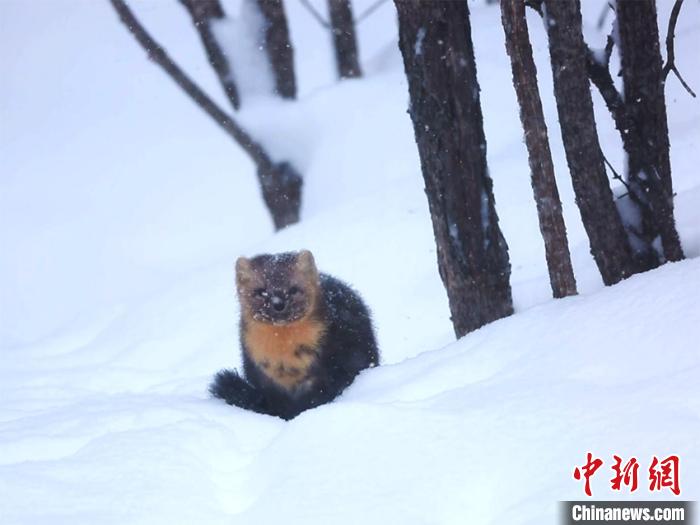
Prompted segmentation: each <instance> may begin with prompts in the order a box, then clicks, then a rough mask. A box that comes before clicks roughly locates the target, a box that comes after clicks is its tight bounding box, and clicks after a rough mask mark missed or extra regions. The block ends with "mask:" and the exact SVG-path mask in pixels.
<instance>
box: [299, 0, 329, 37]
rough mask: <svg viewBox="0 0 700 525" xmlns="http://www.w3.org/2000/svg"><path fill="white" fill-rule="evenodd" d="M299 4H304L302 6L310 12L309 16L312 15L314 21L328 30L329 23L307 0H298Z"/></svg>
mask: <svg viewBox="0 0 700 525" xmlns="http://www.w3.org/2000/svg"><path fill="white" fill-rule="evenodd" d="M300 2H301V5H302V6H304V8H305V9H306V10H307V11H308V12H309V13H311V16H313V17H314V18H315V19H316V21H317V22H318V23H319V24H321V25H322V26H323V27H325V28H326V29H328V30H330V29H331V25H330V24H329V23H328V21H327V20H326V19H325V18H323V17H322V16H321V13H319V12H318V11H317V10H316V8H315V7H314V6H313V4H311V2H309V0H300Z"/></svg>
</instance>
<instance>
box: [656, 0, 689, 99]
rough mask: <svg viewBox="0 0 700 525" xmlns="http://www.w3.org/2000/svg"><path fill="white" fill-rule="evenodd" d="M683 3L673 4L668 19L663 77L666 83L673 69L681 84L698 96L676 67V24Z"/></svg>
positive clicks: (681, 0) (677, 0)
mask: <svg viewBox="0 0 700 525" xmlns="http://www.w3.org/2000/svg"><path fill="white" fill-rule="evenodd" d="M682 5H683V0H676V2H675V3H674V4H673V9H671V16H670V18H669V19H668V31H667V32H666V64H665V65H664V67H663V69H662V70H661V78H662V81H663V82H664V83H666V78H667V77H668V74H669V73H670V72H671V71H673V73H674V74H675V75H676V77H678V80H680V82H681V85H682V86H683V87H684V88H685V90H686V91H687V92H688V93H690V94H691V95H692V96H693V97H696V95H695V92H694V91H693V90H692V89H691V87H690V86H689V85H688V84H687V83H686V81H685V80H684V79H683V77H682V76H681V74H680V72H679V71H678V68H677V67H676V50H675V46H674V40H675V36H676V34H675V33H676V24H677V23H678V15H679V14H680V12H681V6H682Z"/></svg>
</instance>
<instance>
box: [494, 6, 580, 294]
mask: <svg viewBox="0 0 700 525" xmlns="http://www.w3.org/2000/svg"><path fill="white" fill-rule="evenodd" d="M501 18H502V21H503V29H504V31H505V35H506V50H507V51H508V55H509V56H510V63H511V68H512V70H513V86H514V87H515V92H516V94H517V96H518V103H519V105H520V121H521V122H522V125H523V131H524V133H525V144H526V145H527V152H528V157H529V161H530V172H531V177H532V190H533V192H534V195H535V202H536V204H537V215H538V217H539V222H540V232H541V233H542V238H543V239H544V249H545V255H546V258H547V268H548V269H549V282H550V284H551V286H552V293H553V295H554V297H566V296H567V295H576V279H575V277H574V270H573V267H572V265H571V256H570V255H569V243H568V240H567V238H566V225H565V224H564V217H563V216H562V212H561V200H560V199H559V191H558V190H557V182H556V179H555V178H554V165H553V164H552V153H551V152H550V149H549V139H548V137H547V125H546V124H545V121H544V113H543V112H542V102H541V100H540V92H539V89H538V87H537V68H536V67H535V61H534V59H533V58H532V46H531V45H530V36H529V34H528V30H527V20H526V19H525V3H524V2H523V1H522V0H501Z"/></svg>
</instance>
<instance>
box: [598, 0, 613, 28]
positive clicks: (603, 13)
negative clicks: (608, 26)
mask: <svg viewBox="0 0 700 525" xmlns="http://www.w3.org/2000/svg"><path fill="white" fill-rule="evenodd" d="M610 11H615V7H614V6H613V5H612V4H611V3H610V2H608V3H607V4H606V5H604V6H603V10H602V11H601V13H600V16H599V17H598V23H597V24H596V27H597V29H598V31H600V30H601V29H603V24H605V20H606V19H607V18H608V13H609V12H610Z"/></svg>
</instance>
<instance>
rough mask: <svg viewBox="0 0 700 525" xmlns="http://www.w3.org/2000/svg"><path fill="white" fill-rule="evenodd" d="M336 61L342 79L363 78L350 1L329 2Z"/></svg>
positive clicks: (330, 0) (334, 0) (332, 0)
mask: <svg viewBox="0 0 700 525" xmlns="http://www.w3.org/2000/svg"><path fill="white" fill-rule="evenodd" d="M328 13H329V14H330V19H331V32H332V34H333V44H334V46H335V61H336V64H337V66H338V75H339V76H340V77H341V78H355V77H361V76H362V70H361V69H360V60H359V56H358V52H357V38H356V37H355V21H354V19H353V16H352V6H351V5H350V0H328Z"/></svg>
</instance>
